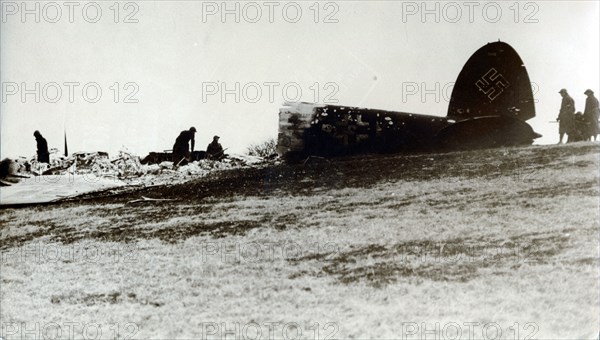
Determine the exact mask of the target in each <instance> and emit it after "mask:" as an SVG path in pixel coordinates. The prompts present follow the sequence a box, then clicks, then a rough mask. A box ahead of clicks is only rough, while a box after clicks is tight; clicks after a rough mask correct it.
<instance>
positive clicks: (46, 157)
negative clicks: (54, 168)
mask: <svg viewBox="0 0 600 340" xmlns="http://www.w3.org/2000/svg"><path fill="white" fill-rule="evenodd" d="M33 136H34V137H35V141H36V143H37V160H38V162H40V163H46V164H50V153H49V152H48V142H47V141H46V138H44V137H43V136H42V134H41V133H40V132H39V131H37V130H35V132H34V133H33Z"/></svg>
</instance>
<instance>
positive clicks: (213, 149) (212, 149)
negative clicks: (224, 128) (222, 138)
mask: <svg viewBox="0 0 600 340" xmlns="http://www.w3.org/2000/svg"><path fill="white" fill-rule="evenodd" d="M206 158H208V159H213V160H218V161H220V160H222V159H223V158H225V150H223V147H222V146H221V144H219V136H214V137H213V141H212V142H211V143H210V144H208V146H207V147H206Z"/></svg>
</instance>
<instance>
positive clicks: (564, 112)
mask: <svg viewBox="0 0 600 340" xmlns="http://www.w3.org/2000/svg"><path fill="white" fill-rule="evenodd" d="M558 93H560V95H561V96H562V102H561V104H560V111H559V113H558V117H557V118H556V121H557V122H558V123H559V125H558V134H559V135H560V140H559V141H558V144H562V142H563V138H564V136H565V133H566V134H569V132H571V130H572V129H573V119H574V117H573V116H574V114H575V101H574V100H573V98H571V96H570V95H569V93H568V92H567V90H566V89H562V90H560V91H558Z"/></svg>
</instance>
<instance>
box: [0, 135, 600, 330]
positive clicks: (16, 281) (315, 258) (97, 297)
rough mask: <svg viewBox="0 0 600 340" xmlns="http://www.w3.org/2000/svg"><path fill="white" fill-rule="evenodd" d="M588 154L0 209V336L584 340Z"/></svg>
mask: <svg viewBox="0 0 600 340" xmlns="http://www.w3.org/2000/svg"><path fill="white" fill-rule="evenodd" d="M598 151H599V148H598V147H597V146H596V145H593V144H591V143H582V144H575V145H568V146H560V147H530V148H515V149H501V150H482V151H473V152H465V153H452V154H442V155H410V156H369V157H364V158H357V157H354V158H346V159H338V160H332V161H331V162H320V161H311V162H307V163H306V164H304V165H295V166H279V167H272V168H267V169H262V170H252V169H250V170H244V171H242V172H227V173H223V174H221V175H219V176H218V177H215V178H208V179H202V180H198V181H196V182H192V183H188V184H185V185H179V186H172V187H167V188H154V189H150V190H148V191H146V192H144V195H145V196H150V197H172V198H177V199H178V201H176V202H161V203H155V204H152V205H141V206H140V205H129V204H127V201H128V200H130V199H131V198H132V197H137V195H138V194H135V195H129V196H122V197H116V198H103V199H99V200H85V201H81V202H70V203H64V204H60V205H53V206H43V207H31V208H25V209H18V210H14V209H7V210H3V211H0V225H1V227H0V236H1V239H2V245H1V248H2V267H1V272H0V284H1V285H0V294H1V295H0V297H1V310H0V318H1V319H2V321H1V322H2V324H3V335H4V338H11V337H9V336H7V334H12V333H10V332H13V333H14V332H16V331H15V330H14V329H10V328H9V329H7V326H6V325H8V326H11V325H14V323H21V322H24V323H26V324H27V325H34V324H35V323H39V324H40V325H42V326H43V325H48V324H50V323H52V322H55V323H58V324H59V325H63V326H62V327H63V331H64V328H65V326H64V324H65V323H66V322H76V323H78V324H76V326H75V331H74V334H75V338H78V335H81V334H82V332H83V327H84V326H86V325H89V323H97V324H98V325H100V327H101V329H102V332H103V333H102V334H103V336H102V338H109V337H112V336H113V333H111V332H114V330H115V329H116V328H118V329H119V330H120V337H124V338H127V336H128V335H134V337H135V338H156V339H167V338H205V337H209V338H210V337H211V335H213V336H214V337H218V338H221V335H222V334H221V331H222V330H223V328H222V327H223V326H226V327H227V329H229V330H232V329H233V331H234V332H235V333H236V334H235V335H236V336H234V335H230V336H229V338H244V335H245V334H246V333H244V331H245V330H246V331H248V329H250V330H252V329H254V328H250V327H249V325H254V324H255V323H256V324H258V325H260V330H261V331H262V337H261V338H269V336H268V330H269V326H268V325H269V323H274V322H279V323H280V324H278V325H276V326H274V325H272V324H270V325H271V327H272V328H273V330H274V333H273V337H275V338H282V337H284V334H283V333H282V332H283V331H284V330H287V331H289V333H288V334H289V335H290V337H293V335H294V334H297V332H300V331H301V332H302V336H301V337H302V338H311V339H315V338H317V336H316V334H315V333H314V332H315V330H314V329H315V327H316V328H318V329H319V334H318V338H319V339H322V338H326V337H327V335H331V334H333V335H334V336H333V337H334V338H361V339H363V338H386V339H389V338H420V337H421V336H424V333H423V330H424V329H423V327H426V328H427V330H432V329H434V330H435V328H436V323H438V325H439V326H438V327H439V331H440V333H439V334H438V337H437V338H438V339H444V338H446V339H449V338H452V336H451V335H452V331H453V330H456V328H453V327H454V326H456V325H459V326H460V327H461V330H462V337H461V338H462V339H468V338H469V334H468V330H469V328H468V323H470V322H473V323H477V324H473V326H471V327H472V330H473V337H474V338H482V337H484V338H485V336H482V331H484V329H485V330H487V331H488V337H487V338H494V336H493V335H494V334H495V328H494V327H496V326H497V327H500V329H501V331H502V334H501V336H500V337H499V338H506V339H515V338H517V336H516V333H515V328H517V329H518V332H519V334H518V338H519V339H522V338H526V336H527V335H528V334H531V333H535V337H534V338H552V339H558V338H563V339H583V338H593V337H596V336H597V334H598V324H600V322H599V320H598V315H600V308H599V304H600V299H599V296H598V292H599V286H598V265H599V260H598V244H599V239H598V221H599V216H598V169H599V162H598ZM56 254H58V255H57V256H55V255H56ZM215 323H216V324H215ZM316 323H317V324H318V325H316ZM236 325H239V329H238V330H237V331H236V328H235V327H236ZM244 326H246V328H244ZM284 326H285V327H284ZM491 326H494V327H491ZM31 327H33V326H30V328H31ZM111 327H112V328H111ZM211 327H212V328H211ZM215 327H216V328H215ZM415 327H416V328H415ZM486 327H487V328H486ZM511 327H512V328H511ZM42 328H43V327H42ZM445 332H448V333H445ZM213 333H215V334H213ZM251 333H252V332H250V331H248V338H253V336H251ZM15 334H16V335H13V336H12V337H17V338H20V336H21V333H15ZM433 337H434V336H433V335H431V334H430V335H429V336H428V338H433ZM79 338H81V336H79Z"/></svg>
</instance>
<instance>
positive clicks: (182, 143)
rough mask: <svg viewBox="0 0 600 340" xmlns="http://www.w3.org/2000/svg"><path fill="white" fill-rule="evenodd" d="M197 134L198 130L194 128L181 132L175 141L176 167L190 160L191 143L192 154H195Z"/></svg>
mask: <svg viewBox="0 0 600 340" xmlns="http://www.w3.org/2000/svg"><path fill="white" fill-rule="evenodd" d="M195 134H196V128H195V127H193V126H192V127H191V128H190V129H189V130H184V131H181V133H180V134H179V136H178V137H177V139H176V140H175V144H174V145H173V163H174V164H175V165H182V164H183V163H187V162H188V161H189V160H190V145H189V142H191V146H192V149H191V152H194V143H195V140H194V136H195ZM182 160H183V161H182Z"/></svg>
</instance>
